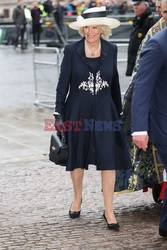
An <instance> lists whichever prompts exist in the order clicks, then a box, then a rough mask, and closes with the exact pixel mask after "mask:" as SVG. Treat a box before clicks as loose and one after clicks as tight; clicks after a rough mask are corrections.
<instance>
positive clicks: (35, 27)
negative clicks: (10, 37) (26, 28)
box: [31, 2, 42, 46]
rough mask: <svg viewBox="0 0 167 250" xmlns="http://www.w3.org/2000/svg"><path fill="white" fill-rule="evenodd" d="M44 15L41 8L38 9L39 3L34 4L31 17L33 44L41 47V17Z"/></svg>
mask: <svg viewBox="0 0 167 250" xmlns="http://www.w3.org/2000/svg"><path fill="white" fill-rule="evenodd" d="M41 14H42V12H41V10H40V8H38V2H33V3H32V9H31V16H32V35H33V44H34V45H36V46H39V44H40V34H41V22H40V15H41Z"/></svg>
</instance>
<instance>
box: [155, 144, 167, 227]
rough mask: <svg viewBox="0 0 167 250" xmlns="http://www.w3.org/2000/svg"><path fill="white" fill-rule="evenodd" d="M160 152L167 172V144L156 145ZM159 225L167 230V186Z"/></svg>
mask: <svg viewBox="0 0 167 250" xmlns="http://www.w3.org/2000/svg"><path fill="white" fill-rule="evenodd" d="M156 147H157V150H158V153H159V155H160V157H161V160H162V162H163V164H164V167H165V171H166V173H167V146H165V145H156ZM159 227H160V228H161V229H163V230H165V231H167V187H166V190H165V195H164V200H163V206H162V211H161V216H160V222H159Z"/></svg>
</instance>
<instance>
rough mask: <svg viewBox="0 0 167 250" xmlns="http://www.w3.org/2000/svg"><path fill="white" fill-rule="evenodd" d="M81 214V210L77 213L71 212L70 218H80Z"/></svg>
mask: <svg viewBox="0 0 167 250" xmlns="http://www.w3.org/2000/svg"><path fill="white" fill-rule="evenodd" d="M81 203H82V199H81ZM71 206H72V205H71ZM80 213H81V210H80V211H77V212H75V211H71V210H69V216H70V218H71V219H76V218H78V217H79V216H80Z"/></svg>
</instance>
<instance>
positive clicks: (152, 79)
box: [132, 27, 167, 237]
mask: <svg viewBox="0 0 167 250" xmlns="http://www.w3.org/2000/svg"><path fill="white" fill-rule="evenodd" d="M166 41H167V27H165V28H164V29H163V30H161V31H160V32H158V33H157V34H156V35H155V36H154V37H152V38H151V39H150V40H149V41H148V42H147V44H146V45H145V47H144V48H143V51H142V53H141V59H140V61H139V67H138V71H137V74H136V75H135V77H134V83H135V85H134V93H133V99H132V132H133V133H132V136H133V142H134V143H135V144H136V146H137V147H139V148H141V149H142V150H143V151H146V150H147V144H148V140H150V141H151V142H152V143H153V144H155V146H156V147H157V150H158V152H159V155H160V157H161V160H162V162H163V163H164V166H165V170H166V171H167V60H166V58H167V43H166ZM159 234H160V235H161V236H164V237H167V189H166V190H165V196H164V201H163V207H162V212H161V217H160V224H159Z"/></svg>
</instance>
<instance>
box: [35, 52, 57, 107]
mask: <svg viewBox="0 0 167 250" xmlns="http://www.w3.org/2000/svg"><path fill="white" fill-rule="evenodd" d="M59 68H60V51H59V49H58V48H47V47H34V49H33V69H34V83H35V97H36V99H35V102H34V104H35V105H36V106H44V107H47V108H52V107H53V106H54V101H55V86H56V83H57V82H58V77H59Z"/></svg>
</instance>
